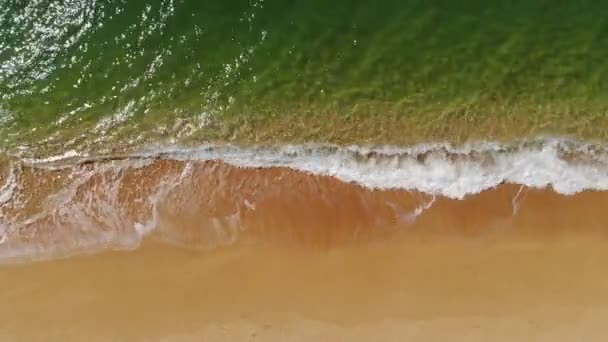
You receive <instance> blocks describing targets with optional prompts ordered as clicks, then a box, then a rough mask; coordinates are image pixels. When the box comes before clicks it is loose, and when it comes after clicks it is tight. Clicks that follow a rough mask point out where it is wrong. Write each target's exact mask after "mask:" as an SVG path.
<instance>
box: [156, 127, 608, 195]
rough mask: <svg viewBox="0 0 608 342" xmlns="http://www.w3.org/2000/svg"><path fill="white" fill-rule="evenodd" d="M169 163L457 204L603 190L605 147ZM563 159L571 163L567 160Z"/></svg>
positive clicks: (531, 144)
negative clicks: (253, 171) (323, 178)
mask: <svg viewBox="0 0 608 342" xmlns="http://www.w3.org/2000/svg"><path fill="white" fill-rule="evenodd" d="M161 150H162V151H163V153H164V154H166V155H167V157H168V158H175V159H182V160H222V161H225V162H227V163H229V164H232V165H236V166H240V167H255V168H259V167H263V168H265V167H287V168H291V169H295V170H300V171H305V172H310V173H313V174H318V175H328V176H333V177H336V178H338V179H341V180H343V181H345V182H354V183H357V184H360V185H362V186H366V187H370V188H379V189H404V190H411V191H421V192H425V193H428V194H434V195H442V196H446V197H449V198H455V199H462V198H464V197H465V196H467V195H470V194H476V193H479V192H481V191H484V190H487V189H490V188H493V187H495V186H497V185H499V184H501V183H513V184H521V185H525V186H528V187H534V188H544V187H552V188H553V189H554V190H555V191H556V192H558V193H561V194H566V195H570V194H574V193H577V192H581V191H585V190H608V148H607V147H606V146H603V145H599V144H588V143H582V142H576V141H572V140H568V139H556V138H554V139H539V140H532V141H526V142H521V143H517V144H499V143H496V142H490V143H478V144H469V145H465V146H460V147H454V146H452V145H450V144H442V143H438V144H424V145H417V146H413V147H407V148H400V147H394V146H384V147H358V146H349V147H338V146H334V145H298V146H295V145H288V146H281V147H272V148H268V147H266V148H260V147H237V146H229V145H225V146H212V145H209V146H203V147H198V148H187V149H186V148H179V147H174V148H164V149H161ZM568 155H573V156H574V157H573V158H571V160H569V158H568Z"/></svg>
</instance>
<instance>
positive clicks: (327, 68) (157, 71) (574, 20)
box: [0, 0, 608, 151]
mask: <svg viewBox="0 0 608 342" xmlns="http://www.w3.org/2000/svg"><path fill="white" fill-rule="evenodd" d="M606 13H608V6H606V5H605V4H601V3H599V2H597V1H578V2H566V1H545V0H534V1H510V2H508V3H502V2H487V1H462V2H458V3H456V2H453V1H440V0H434V1H392V0H384V1H379V2H371V1H357V0H355V1H352V0H348V1H347V0H337V1H332V2H327V1H320V0H310V1H294V0H292V1H279V0H265V1H262V0H249V1H245V0H241V1H236V0H230V1H198V0H163V1H161V0H155V1H141V0H132V1H108V0H105V1H104V0H98V1H76V0H72V1H52V0H46V1H44V0H42V1H11V0H2V1H1V2H0V134H1V137H2V139H1V143H2V144H3V145H2V146H4V149H9V150H11V149H15V148H16V147H17V146H28V147H29V148H30V149H39V150H40V149H42V150H54V151H56V150H62V149H66V148H73V149H77V150H87V149H99V148H106V149H107V148H108V147H109V146H127V145H128V146H140V145H145V144H149V143H156V142H167V141H170V142H180V141H189V142H193V143H202V142H205V141H210V140H230V139H236V140H238V141H241V142H245V143H247V142H253V141H257V140H262V141H264V140H272V139H273V138H276V140H279V141H285V140H286V141H289V140H302V139H298V136H304V139H303V140H314V141H319V140H321V141H325V140H327V141H332V140H338V141H341V140H344V141H349V140H351V141H354V142H357V140H358V139H362V140H363V139H364V140H365V141H366V142H374V139H378V141H380V142H392V141H394V142H397V143H398V142H399V141H400V139H402V138H399V137H398V136H397V135H410V136H414V137H415V136H417V135H420V136H421V138H425V137H426V138H427V139H428V138H429V137H431V138H432V137H433V136H432V135H428V134H426V133H424V132H429V131H431V132H432V131H433V130H434V129H437V128H441V129H442V133H441V134H438V138H441V139H447V140H450V134H457V133H458V134H463V135H465V137H466V136H476V137H482V138H483V137H484V136H488V138H496V137H500V136H501V135H505V132H515V133H514V135H515V136H518V135H519V136H521V135H524V136H525V135H526V134H528V133H529V132H536V131H537V130H536V129H535V127H540V129H539V130H538V131H539V132H542V133H549V134H550V133H553V132H555V133H556V134H574V135H585V134H589V135H590V136H592V137H603V133H604V128H603V127H605V126H604V124H605V122H606V121H607V117H608V111H607V109H608V97H607V95H606V94H608V84H607V81H606V80H607V79H608V58H606V54H607V52H608V40H606V39H605V37H606V36H608V21H607V19H605V18H606V15H605V14H606ZM325 118H331V119H327V120H325ZM294 120H296V121H298V122H299V124H298V125H292V123H293V122H294ZM442 122H449V123H450V124H449V126H450V127H452V126H454V127H460V129H459V130H457V131H456V130H454V131H453V132H452V131H451V130H450V129H449V127H448V128H446V127H443V126H442V124H441V123H442ZM494 122H496V123H497V124H496V125H497V126H499V127H498V128H495V127H494V124H493V123H494ZM393 123H400V124H395V127H399V130H396V129H395V130H391V129H390V128H391V125H393ZM376 124H377V125H379V126H382V127H384V128H382V129H384V130H382V129H381V130H377V131H374V130H368V129H366V127H371V126H373V127H375V126H376ZM342 125H348V127H349V129H344V130H342V131H340V130H339V129H338V128H339V127H337V126H342ZM296 126H297V127H296ZM334 126H336V127H334ZM385 126H386V127H388V128H386V127H385ZM502 126H507V127H502ZM488 127H490V128H492V127H494V128H493V129H492V130H490V128H488ZM531 127H532V128H533V129H531ZM543 128H547V129H546V130H544V131H543V130H542V129H543ZM404 130H407V131H406V132H404ZM313 131H314V132H317V133H316V134H312V133H311V132H313ZM486 131H487V132H486ZM519 131H521V133H517V132H519ZM368 132H374V133H373V134H372V133H368ZM382 132H384V133H382ZM530 134H531V133H530ZM257 135H260V136H261V138H260V137H258V138H257V140H256V138H255V137H256V136H257ZM378 136H380V137H378ZM306 137H309V138H306ZM36 146H38V147H36Z"/></svg>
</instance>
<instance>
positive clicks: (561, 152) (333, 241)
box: [0, 139, 608, 262]
mask: <svg viewBox="0 0 608 342" xmlns="http://www.w3.org/2000/svg"><path fill="white" fill-rule="evenodd" d="M0 181H1V182H0V184H2V185H1V186H0V260H2V261H3V262H12V261H16V260H31V259H46V258H56V257H65V256H68V255H72V254H77V253H91V252H97V251H100V250H104V249H133V248H137V247H138V246H139V244H140V243H141V242H142V239H144V238H145V237H148V236H149V237H150V238H155V239H160V240H162V241H166V242H169V243H173V244H176V245H182V246H191V247H197V248H217V247H218V246H224V245H231V244H233V243H236V242H237V241H238V242H250V243H254V242H260V241H267V242H281V243H293V244H296V245H301V246H316V247H331V246H339V245H344V244H351V243H359V242H361V241H369V240H370V239H372V240H373V239H383V238H387V237H390V236H392V235H394V234H397V233H399V232H404V231H405V232H425V231H426V232H428V231H435V232H454V233H463V232H466V233H484V232H487V231H495V230H496V229H497V228H500V229H503V230H526V229H528V230H529V229H531V230H533V231H537V230H541V231H543V230H545V229H547V227H550V229H549V230H550V231H561V230H572V229H577V230H594V231H595V230H600V231H601V229H602V225H603V224H605V223H606V222H608V214H607V213H606V211H605V209H604V206H605V204H606V203H608V192H606V190H607V189H608V149H607V148H606V146H603V145H601V144H591V143H582V142H576V141H572V140H567V139H537V140H531V141H525V142H520V143H516V144H501V143H479V144H471V145H468V146H461V147H454V146H451V145H448V144H425V145H417V146H412V147H408V148H398V147H358V146H350V147H340V146H334V145H299V146H279V147H239V146H230V145H221V146H212V145H208V146H200V147H196V148H184V147H150V148H149V149H147V150H141V151H139V152H137V153H132V154H127V155H107V156H97V157H90V156H86V155H81V154H78V153H76V152H68V153H66V154H64V155H62V156H55V157H49V158H44V159H33V158H25V157H22V158H16V157H14V158H12V159H11V160H10V162H7V163H5V164H4V165H3V166H2V169H0Z"/></svg>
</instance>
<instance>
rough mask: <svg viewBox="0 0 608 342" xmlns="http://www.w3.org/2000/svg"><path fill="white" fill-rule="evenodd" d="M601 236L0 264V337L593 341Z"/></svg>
mask: <svg viewBox="0 0 608 342" xmlns="http://www.w3.org/2000/svg"><path fill="white" fill-rule="evenodd" d="M607 244H608V240H606V239H605V237H602V236H599V235H596V234H592V233H589V234H582V233H580V234H571V236H564V235H562V236H559V237H554V238H549V239H542V238H538V237H532V236H521V235H519V236H518V235H516V234H508V233H503V234H500V236H498V235H496V234H494V235H493V237H492V238H489V237H488V236H483V237H482V236H477V237H457V236H451V237H443V236H439V235H434V234H428V235H426V236H425V235H417V236H415V237H414V236H412V235H406V236H399V237H393V238H392V239H390V240H385V241H376V242H370V243H368V244H362V245H358V246H350V247H335V248H329V249H322V250H321V249H315V250H313V249H310V248H295V249H294V248H286V247H285V246H281V245H278V244H270V243H268V244H262V243H260V244H256V245H250V246H245V245H237V246H233V247H226V248H220V249H218V250H216V251H213V252H209V251H207V252H205V251H200V250H191V249H183V248H175V247H171V246H168V245H166V244H164V243H160V242H158V241H147V242H146V243H145V244H144V246H142V247H141V248H140V249H138V250H136V251H130V252H106V253H102V254H98V255H91V256H80V257H73V258H70V259H66V260H58V261H50V262H42V263H30V264H21V265H4V266H0V279H2V285H1V286H0V302H1V303H2V305H1V306H0V339H1V340H3V341H10V340H27V341H36V340H39V341H43V340H44V341H49V340H51V341H52V340H56V341H79V340H163V341H201V340H207V341H256V340H259V341H403V340H413V341H445V340H451V341H459V340H462V341H476V340H478V341H525V340H530V341H580V340H586V341H590V340H596V341H597V340H603V339H604V338H605V337H606V336H608V328H607V327H606V326H605V322H606V320H607V319H608V294H607V293H608V272H606V265H607V264H608V249H607V248H606V246H607Z"/></svg>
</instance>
